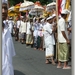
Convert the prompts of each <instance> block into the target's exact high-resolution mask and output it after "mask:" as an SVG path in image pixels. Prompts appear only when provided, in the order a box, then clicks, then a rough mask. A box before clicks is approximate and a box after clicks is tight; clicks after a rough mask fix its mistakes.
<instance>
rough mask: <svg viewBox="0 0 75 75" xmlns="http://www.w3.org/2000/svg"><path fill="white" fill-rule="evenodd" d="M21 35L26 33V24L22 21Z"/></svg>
mask: <svg viewBox="0 0 75 75" xmlns="http://www.w3.org/2000/svg"><path fill="white" fill-rule="evenodd" d="M20 26H21V33H26V22H23V21H21V25H20Z"/></svg>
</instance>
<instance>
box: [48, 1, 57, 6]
mask: <svg viewBox="0 0 75 75" xmlns="http://www.w3.org/2000/svg"><path fill="white" fill-rule="evenodd" d="M53 5H56V2H52V3H49V4H48V5H47V7H49V6H53Z"/></svg>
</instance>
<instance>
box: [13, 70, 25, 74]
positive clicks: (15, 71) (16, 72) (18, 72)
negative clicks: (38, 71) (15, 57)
mask: <svg viewBox="0 0 75 75" xmlns="http://www.w3.org/2000/svg"><path fill="white" fill-rule="evenodd" d="M14 73H15V74H14V75H26V74H24V73H22V72H20V71H18V70H14Z"/></svg>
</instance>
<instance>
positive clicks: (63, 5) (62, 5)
mask: <svg viewBox="0 0 75 75" xmlns="http://www.w3.org/2000/svg"><path fill="white" fill-rule="evenodd" d="M65 4H66V0H62V2H61V9H62V10H63V9H65Z"/></svg>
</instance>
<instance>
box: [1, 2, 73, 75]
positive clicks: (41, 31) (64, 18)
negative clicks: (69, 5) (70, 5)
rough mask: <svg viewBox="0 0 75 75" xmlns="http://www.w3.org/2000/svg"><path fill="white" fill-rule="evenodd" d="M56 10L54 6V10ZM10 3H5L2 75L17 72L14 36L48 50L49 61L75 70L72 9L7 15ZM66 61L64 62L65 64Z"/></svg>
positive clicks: (20, 41) (37, 48)
mask: <svg viewBox="0 0 75 75" xmlns="http://www.w3.org/2000/svg"><path fill="white" fill-rule="evenodd" d="M53 10H54V9H53ZM7 15H8V8H7V3H6V2H4V1H3V3H2V75H5V74H7V75H14V71H13V65H12V57H13V56H15V55H16V53H15V49H14V44H13V40H12V37H14V38H15V41H16V42H19V43H21V44H25V45H26V48H29V47H31V48H33V49H34V50H40V51H44V52H45V63H46V64H49V63H51V64H52V65H57V68H62V69H71V66H68V61H69V60H70V59H71V38H72V37H71V30H72V29H71V28H72V24H71V11H70V10H68V9H63V10H62V11H61V14H60V16H57V14H56V13H55V11H54V12H53V13H51V14H50V15H48V16H36V15H35V16H33V17H30V16H29V14H27V16H26V14H25V15H18V16H17V17H16V19H15V20H14V17H12V16H7ZM62 63H63V65H62Z"/></svg>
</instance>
